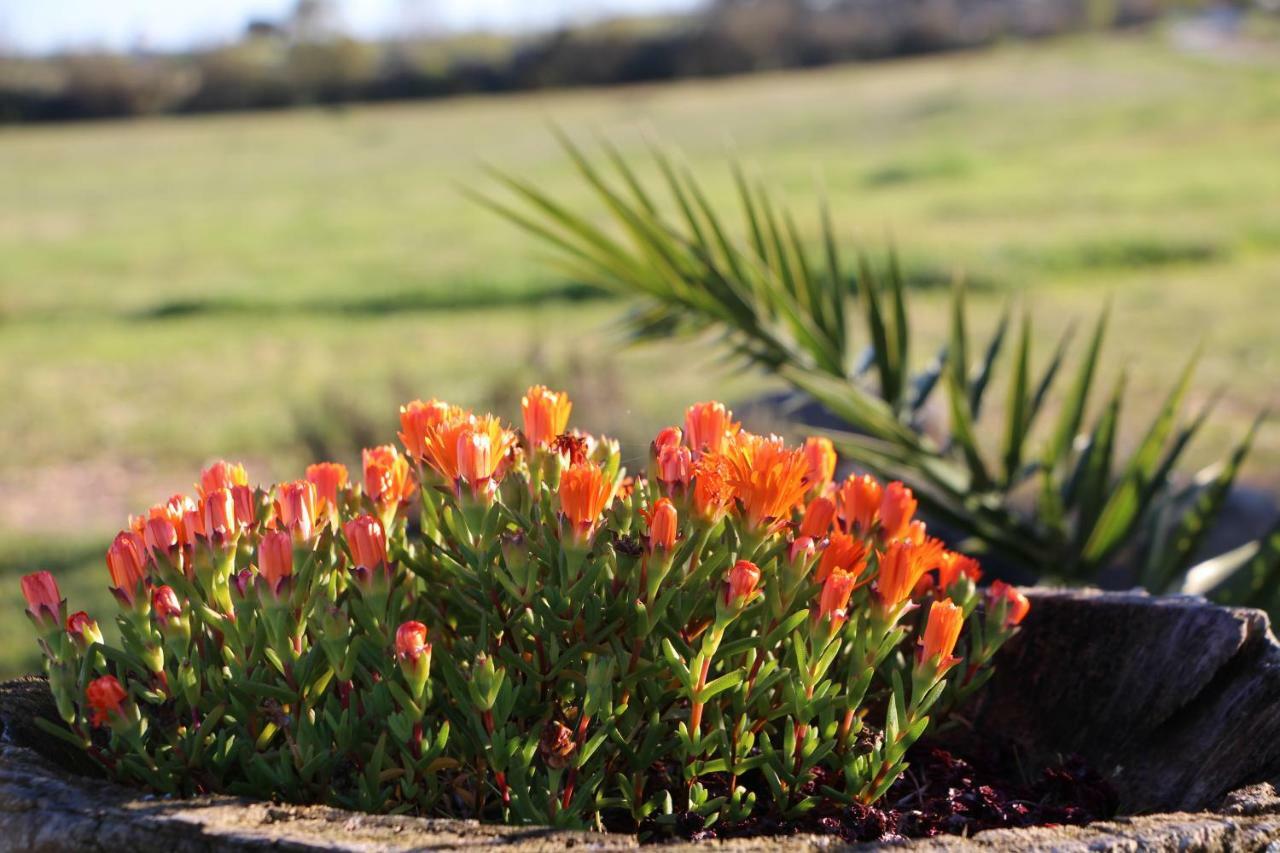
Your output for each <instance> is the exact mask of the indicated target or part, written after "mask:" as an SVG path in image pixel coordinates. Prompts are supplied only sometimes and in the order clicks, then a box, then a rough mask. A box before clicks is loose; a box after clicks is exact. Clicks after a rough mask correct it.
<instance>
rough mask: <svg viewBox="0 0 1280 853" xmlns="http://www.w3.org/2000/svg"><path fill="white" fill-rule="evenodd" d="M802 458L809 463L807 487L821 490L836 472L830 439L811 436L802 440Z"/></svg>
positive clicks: (816, 490)
mask: <svg viewBox="0 0 1280 853" xmlns="http://www.w3.org/2000/svg"><path fill="white" fill-rule="evenodd" d="M804 458H805V461H806V462H808V463H809V473H808V477H807V479H808V483H809V488H810V489H811V490H812V491H815V492H821V491H822V490H823V489H825V488H826V487H827V484H828V483H830V482H831V479H832V478H833V477H834V476H835V474H836V449H835V447H834V446H833V445H832V444H831V439H829V438H821V437H811V438H807V439H805V442H804Z"/></svg>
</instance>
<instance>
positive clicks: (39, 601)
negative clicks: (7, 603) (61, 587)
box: [22, 572, 63, 630]
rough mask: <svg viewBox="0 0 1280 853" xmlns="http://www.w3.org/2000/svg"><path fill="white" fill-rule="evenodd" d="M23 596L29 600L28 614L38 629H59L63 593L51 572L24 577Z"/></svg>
mask: <svg viewBox="0 0 1280 853" xmlns="http://www.w3.org/2000/svg"><path fill="white" fill-rule="evenodd" d="M22 596H23V597H24V598H25V599H26V600H27V613H29V614H30V615H31V619H32V620H33V621H34V622H35V623H36V627H37V628H39V629H41V630H45V629H48V628H57V627H58V624H59V623H60V622H61V621H62V613H63V610H62V593H61V592H59V591H58V584H57V582H56V581H55V580H54V579H53V575H52V574H50V573H49V572H32V573H31V574H29V575H23V576H22Z"/></svg>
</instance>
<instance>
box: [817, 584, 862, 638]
mask: <svg viewBox="0 0 1280 853" xmlns="http://www.w3.org/2000/svg"><path fill="white" fill-rule="evenodd" d="M857 585H858V578H857V576H856V575H853V574H851V573H849V572H845V571H841V570H840V569H836V570H834V571H832V572H831V574H829V575H827V578H826V581H825V582H824V583H823V584H822V592H821V593H819V595H818V621H819V622H822V621H823V620H824V619H830V620H831V626H832V628H833V629H839V627H840V626H841V625H843V624H844V622H845V620H846V619H847V618H848V616H849V614H848V612H847V610H846V608H848V606H849V597H850V596H851V595H853V590H854V589H855V588H856V587H857Z"/></svg>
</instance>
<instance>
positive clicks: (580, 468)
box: [560, 462, 613, 542]
mask: <svg viewBox="0 0 1280 853" xmlns="http://www.w3.org/2000/svg"><path fill="white" fill-rule="evenodd" d="M612 499H613V483H611V482H610V481H609V479H608V478H607V477H606V476H605V473H604V469H603V468H600V467H599V466H597V465H592V464H591V463H589V462H583V463H579V464H575V465H570V466H569V467H568V468H566V469H565V471H564V473H563V474H561V475H560V511H561V512H562V513H564V517H565V519H566V520H568V522H569V524H570V526H571V527H572V530H573V538H574V539H575V540H576V541H578V542H582V541H584V540H586V539H587V538H589V537H590V535H591V533H592V532H593V531H594V530H595V526H596V522H597V520H598V519H599V518H600V513H602V512H604V510H605V508H606V507H607V506H608V505H609V502H610V501H611V500H612Z"/></svg>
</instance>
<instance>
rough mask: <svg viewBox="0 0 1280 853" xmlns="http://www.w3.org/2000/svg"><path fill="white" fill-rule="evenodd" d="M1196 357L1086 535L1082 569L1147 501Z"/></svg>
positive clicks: (1095, 561) (1102, 554)
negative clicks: (1161, 452)
mask: <svg viewBox="0 0 1280 853" xmlns="http://www.w3.org/2000/svg"><path fill="white" fill-rule="evenodd" d="M1198 359H1199V353H1198V352H1197V353H1196V354H1194V355H1192V357H1191V359H1190V360H1189V361H1188V362H1187V365H1186V367H1184V368H1183V370H1182V375H1181V376H1180V377H1179V378H1178V381H1177V383H1175V384H1174V387H1173V390H1171V391H1170V392H1169V396H1168V397H1167V398H1166V399H1165V402H1164V405H1163V406H1161V407H1160V411H1159V412H1158V413H1157V414H1156V417H1155V419H1154V420H1153V421H1152V423H1151V427H1150V428H1149V429H1148V430H1147V433H1146V435H1145V436H1144V437H1143V439H1142V441H1141V442H1140V443H1139V445H1138V449H1137V450H1136V451H1135V452H1134V454H1133V455H1132V456H1131V457H1130V458H1129V463H1128V465H1127V466H1126V468H1125V471H1124V473H1123V474H1121V476H1120V482H1119V484H1118V485H1117V486H1116V488H1115V489H1114V490H1113V491H1112V492H1111V497H1110V498H1108V500H1107V502H1106V504H1105V505H1104V506H1103V508H1102V512H1101V514H1100V515H1099V517H1098V523H1097V525H1096V526H1095V527H1094V528H1093V531H1092V532H1091V533H1090V535H1089V540H1088V541H1087V542H1086V543H1085V545H1084V549H1083V551H1082V553H1081V558H1082V560H1083V561H1084V562H1085V564H1086V565H1095V566H1096V565H1099V564H1100V563H1101V562H1102V561H1103V560H1105V559H1106V557H1107V556H1109V555H1110V554H1111V553H1112V552H1113V551H1114V550H1115V549H1116V548H1118V547H1119V546H1120V545H1121V544H1122V543H1123V542H1124V541H1125V539H1126V536H1127V534H1128V531H1129V530H1130V529H1131V528H1132V526H1133V524H1134V523H1135V522H1136V521H1137V519H1138V517H1139V515H1140V514H1141V512H1142V510H1143V504H1144V503H1145V502H1146V501H1147V500H1149V497H1150V492H1149V490H1148V489H1149V486H1150V485H1151V483H1152V482H1153V478H1152V475H1153V474H1155V471H1156V466H1157V465H1158V464H1159V462H1160V451H1161V450H1162V449H1163V447H1164V445H1165V442H1166V440H1167V439H1168V437H1169V434H1170V432H1171V431H1172V430H1173V426H1174V422H1175V420H1176V418H1177V416H1178V411H1179V409H1180V408H1181V406H1182V398H1183V397H1184V396H1186V393H1187V388H1188V387H1189V386H1190V384H1191V374H1192V371H1193V370H1194V369H1195V365H1196V362H1197V360H1198Z"/></svg>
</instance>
